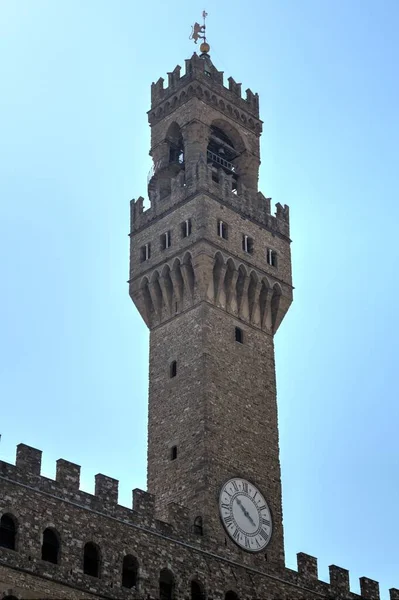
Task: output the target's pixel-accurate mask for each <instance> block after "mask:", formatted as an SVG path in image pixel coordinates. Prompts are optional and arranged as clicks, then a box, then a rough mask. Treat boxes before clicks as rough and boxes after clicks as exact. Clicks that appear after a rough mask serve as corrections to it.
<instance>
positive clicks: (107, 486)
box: [94, 473, 119, 504]
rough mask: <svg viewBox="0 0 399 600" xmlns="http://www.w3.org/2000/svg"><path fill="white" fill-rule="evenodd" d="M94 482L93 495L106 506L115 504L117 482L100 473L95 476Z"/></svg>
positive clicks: (116, 500) (116, 499)
mask: <svg viewBox="0 0 399 600" xmlns="http://www.w3.org/2000/svg"><path fill="white" fill-rule="evenodd" d="M95 481H96V485H95V491H94V495H95V496H97V497H98V498H99V499H100V500H101V501H103V502H104V503H106V504H117V503H118V487H119V481H118V480H117V479H113V478H112V477H107V475H102V474H101V473H98V474H97V475H96V476H95Z"/></svg>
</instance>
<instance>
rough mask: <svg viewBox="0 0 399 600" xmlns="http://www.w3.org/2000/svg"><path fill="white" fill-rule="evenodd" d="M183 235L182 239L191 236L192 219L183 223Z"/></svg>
mask: <svg viewBox="0 0 399 600" xmlns="http://www.w3.org/2000/svg"><path fill="white" fill-rule="evenodd" d="M181 233H182V237H184V238H185V237H188V236H189V235H191V219H186V220H185V221H183V223H182V224H181Z"/></svg>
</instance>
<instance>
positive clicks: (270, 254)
mask: <svg viewBox="0 0 399 600" xmlns="http://www.w3.org/2000/svg"><path fill="white" fill-rule="evenodd" d="M266 260H267V264H268V265H270V266H271V267H275V268H277V252H276V251H275V250H272V249H271V248H268V249H267V251H266Z"/></svg>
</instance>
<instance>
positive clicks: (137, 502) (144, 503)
mask: <svg viewBox="0 0 399 600" xmlns="http://www.w3.org/2000/svg"><path fill="white" fill-rule="evenodd" d="M132 496H133V510H135V511H137V512H139V513H141V514H143V515H146V516H147V517H151V518H154V515H155V498H154V496H153V494H149V493H148V492H144V491H143V490H140V489H138V488H135V489H134V490H133V492H132Z"/></svg>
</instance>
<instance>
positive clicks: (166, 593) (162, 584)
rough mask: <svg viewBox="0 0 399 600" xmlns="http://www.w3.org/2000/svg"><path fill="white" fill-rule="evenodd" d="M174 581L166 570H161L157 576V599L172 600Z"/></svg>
mask: <svg viewBox="0 0 399 600" xmlns="http://www.w3.org/2000/svg"><path fill="white" fill-rule="evenodd" d="M174 587H175V579H174V577H173V575H172V573H171V572H170V571H168V569H163V570H162V571H161V574H160V576H159V599H160V600H173V599H174V595H175V594H174Z"/></svg>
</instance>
